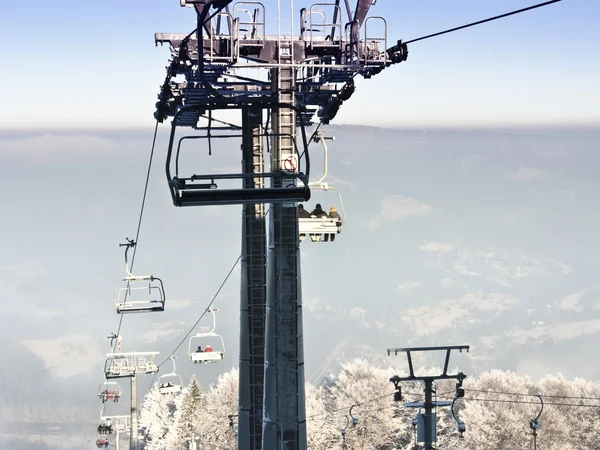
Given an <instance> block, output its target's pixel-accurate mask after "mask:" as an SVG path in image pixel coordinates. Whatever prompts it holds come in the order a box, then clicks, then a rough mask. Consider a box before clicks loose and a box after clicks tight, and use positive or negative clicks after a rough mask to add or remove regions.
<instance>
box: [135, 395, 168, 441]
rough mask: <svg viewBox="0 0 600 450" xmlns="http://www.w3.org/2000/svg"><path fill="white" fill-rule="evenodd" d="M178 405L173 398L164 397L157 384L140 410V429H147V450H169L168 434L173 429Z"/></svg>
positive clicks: (146, 397)
mask: <svg viewBox="0 0 600 450" xmlns="http://www.w3.org/2000/svg"><path fill="white" fill-rule="evenodd" d="M175 410H176V405H175V401H174V398H173V396H171V395H162V394H161V393H160V392H159V390H158V385H157V384H155V385H154V386H153V387H152V389H150V390H149V391H148V393H147V394H146V396H145V397H144V401H143V403H142V406H141V408H140V421H139V424H140V427H143V428H146V439H145V442H146V444H145V446H144V448H145V450H168V447H167V439H166V437H167V433H168V432H169V430H170V429H171V428H172V427H173V424H174V415H175Z"/></svg>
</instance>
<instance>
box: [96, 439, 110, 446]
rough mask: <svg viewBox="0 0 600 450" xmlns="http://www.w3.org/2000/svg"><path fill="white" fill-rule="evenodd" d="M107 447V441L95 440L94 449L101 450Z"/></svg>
mask: <svg viewBox="0 0 600 450" xmlns="http://www.w3.org/2000/svg"><path fill="white" fill-rule="evenodd" d="M108 445H109V442H108V439H104V438H98V439H96V447H98V448H102V447H108Z"/></svg>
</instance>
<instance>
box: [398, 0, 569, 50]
mask: <svg viewBox="0 0 600 450" xmlns="http://www.w3.org/2000/svg"><path fill="white" fill-rule="evenodd" d="M560 1H562V0H550V1H547V2H544V3H538V4H537V5H533V6H528V7H527V8H522V9H518V10H516V11H511V12H508V13H505V14H500V15H499V16H494V17H490V18H488V19H484V20H479V21H477V22H472V23H468V24H466V25H461V26H460V27H455V28H450V29H449V30H444V31H439V32H437V33H433V34H428V35H427V36H421V37H419V38H416V39H411V40H410V41H406V42H404V44H412V43H413V42H418V41H424V40H425V39H430V38H432V37H436V36H441V35H442V34H448V33H452V32H454V31H458V30H463V29H465V28H470V27H474V26H475V25H481V24H482V23H487V22H491V21H493V20H498V19H503V18H504V17H508V16H513V15H515V14H520V13H523V12H525V11H531V10H532V9H537V8H541V7H542V6H548V5H551V4H552V3H558V2H560Z"/></svg>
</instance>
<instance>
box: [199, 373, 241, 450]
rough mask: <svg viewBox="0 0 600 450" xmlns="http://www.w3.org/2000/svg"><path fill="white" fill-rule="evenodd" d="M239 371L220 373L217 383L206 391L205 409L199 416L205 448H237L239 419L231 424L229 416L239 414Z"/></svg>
mask: <svg viewBox="0 0 600 450" xmlns="http://www.w3.org/2000/svg"><path fill="white" fill-rule="evenodd" d="M238 386H239V371H238V370H237V369H233V370H231V371H229V372H226V373H224V374H221V375H219V378H218V380H217V383H216V385H213V386H211V387H210V389H209V390H208V391H207V392H206V395H205V401H204V409H203V411H202V414H201V415H200V417H199V426H198V429H199V430H200V437H201V442H202V445H203V447H202V448H203V450H223V449H230V448H236V443H237V441H236V433H237V431H236V430H237V420H234V423H235V426H234V427H233V428H232V427H231V426H230V421H229V416H230V415H233V416H236V415H237V409H238Z"/></svg>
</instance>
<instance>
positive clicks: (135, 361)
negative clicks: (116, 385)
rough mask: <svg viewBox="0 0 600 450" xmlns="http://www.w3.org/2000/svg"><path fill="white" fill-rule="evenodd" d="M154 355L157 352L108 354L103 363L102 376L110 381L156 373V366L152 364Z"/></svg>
mask: <svg viewBox="0 0 600 450" xmlns="http://www.w3.org/2000/svg"><path fill="white" fill-rule="evenodd" d="M156 355H158V352H131V353H109V354H107V355H106V357H107V359H106V361H105V363H104V376H105V377H106V378H107V379H112V378H129V377H132V376H135V375H138V374H146V375H148V374H151V373H156V372H158V366H157V365H156V363H155V362H154V357H155V356H156ZM147 357H149V358H147Z"/></svg>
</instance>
